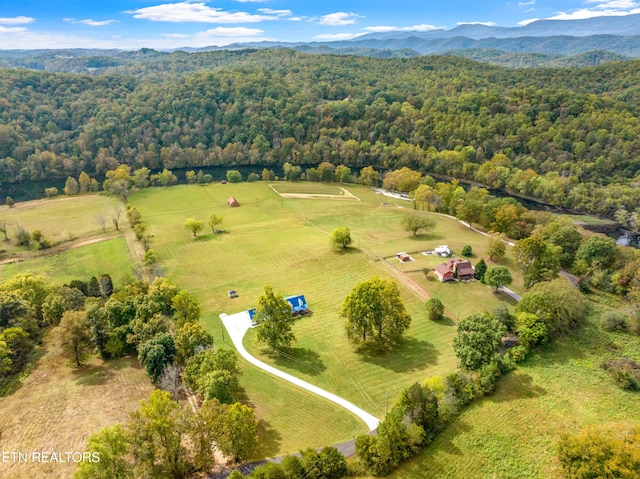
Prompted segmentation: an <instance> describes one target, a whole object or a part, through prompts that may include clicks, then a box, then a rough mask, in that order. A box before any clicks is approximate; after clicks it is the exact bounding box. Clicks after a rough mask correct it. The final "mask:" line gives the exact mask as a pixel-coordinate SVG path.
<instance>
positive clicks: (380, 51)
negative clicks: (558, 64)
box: [184, 14, 640, 61]
mask: <svg viewBox="0 0 640 479" xmlns="http://www.w3.org/2000/svg"><path fill="white" fill-rule="evenodd" d="M247 47H251V48H278V47H285V48H294V49H296V50H301V51H309V52H312V53H321V52H322V51H323V50H325V49H327V48H328V49H330V51H328V50H325V52H326V53H346V54H369V55H372V56H412V55H414V54H418V55H428V54H436V53H449V52H452V51H456V52H457V51H465V50H486V49H491V50H500V51H504V52H513V53H544V54H559V55H563V56H565V55H579V54H583V53H587V52H593V51H601V50H602V51H607V52H611V53H612V54H614V55H612V56H611V57H610V58H612V60H610V61H613V59H617V60H620V59H624V58H626V57H631V58H640V14H635V15H627V16H622V17H615V16H610V17H596V18H589V19H585V20H538V21H535V22H532V23H530V24H528V25H525V26H522V27H513V28H505V27H492V26H486V25H481V24H465V25H459V26H457V27H455V28H452V29H450V30H431V31H428V32H419V31H411V32H405V31H391V32H383V33H368V34H366V35H362V36H359V37H356V38H354V39H352V40H344V41H334V42H297V43H296V42H293V43H291V42H253V43H242V44H233V45H228V46H226V47H208V48H200V49H194V48H185V49H184V50H185V51H206V50H213V49H236V48H247ZM365 52H366V53H365ZM394 52H399V53H394ZM599 57H600V58H601V59H602V58H604V56H603V55H600V56H599Z"/></svg>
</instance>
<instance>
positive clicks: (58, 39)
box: [0, 0, 640, 50]
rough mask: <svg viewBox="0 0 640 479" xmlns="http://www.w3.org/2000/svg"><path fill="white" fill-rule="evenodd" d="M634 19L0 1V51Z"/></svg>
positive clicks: (171, 0)
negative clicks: (563, 21) (544, 21)
mask: <svg viewBox="0 0 640 479" xmlns="http://www.w3.org/2000/svg"><path fill="white" fill-rule="evenodd" d="M632 13H640V1H633V0H520V1H518V0H512V1H504V0H481V1H478V0H449V1H445V2H443V1H434V0H395V1H394V0H343V1H337V0H324V1H304V0H212V1H207V0H184V1H178V0H167V1H164V2H163V0H102V1H93V0H53V1H52V0H19V1H15V0H0V49H5V50H6V49H40V48H117V49H127V50H134V49H139V48H143V47H146V48H154V49H158V50H168V49H175V48H180V47H196V48H198V47H205V46H210V45H218V46H224V45H228V44H230V43H235V42H249V41H263V40H274V41H288V42H310V41H332V40H348V39H352V38H357V37H358V36H360V35H364V34H366V33H371V32H387V31H393V30H399V31H408V30H417V31H428V30H433V29H451V28H454V27H456V26H457V25H460V24H464V23H483V24H487V25H496V26H502V27H517V26H519V25H526V24H527V23H529V22H531V21H534V20H537V19H558V20H570V19H584V18H591V17H596V16H602V15H628V14H632Z"/></svg>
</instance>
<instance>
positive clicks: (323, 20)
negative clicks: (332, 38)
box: [318, 12, 359, 27]
mask: <svg viewBox="0 0 640 479" xmlns="http://www.w3.org/2000/svg"><path fill="white" fill-rule="evenodd" d="M358 17H359V15H356V14H355V13H347V12H336V13H329V14H328V15H324V16H322V17H320V20H319V21H318V23H320V24H322V25H330V26H332V27H341V26H344V25H353V24H354V23H356V18H358Z"/></svg>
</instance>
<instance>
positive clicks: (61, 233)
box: [0, 194, 126, 254]
mask: <svg viewBox="0 0 640 479" xmlns="http://www.w3.org/2000/svg"><path fill="white" fill-rule="evenodd" d="M114 208H121V209H122V210H123V211H122V216H121V220H122V224H123V225H124V224H126V217H125V214H124V206H123V205H122V203H121V202H120V201H119V200H117V199H115V198H112V197H109V196H103V195H96V194H94V195H82V196H73V197H62V198H54V199H45V200H36V201H26V202H24V203H16V205H15V206H14V207H13V208H9V207H8V206H0V221H2V222H6V223H7V226H8V228H7V233H8V235H9V239H10V240H11V241H10V242H8V243H7V242H4V243H3V242H2V240H0V249H5V250H6V254H13V253H19V252H23V251H24V250H25V248H24V247H17V246H15V242H14V241H13V238H14V237H15V228H16V227H17V226H18V225H20V226H22V227H23V228H25V229H27V230H28V231H30V232H33V231H35V230H40V231H41V232H42V234H43V235H44V237H45V238H46V239H48V240H49V241H50V242H51V243H61V242H65V241H70V240H73V239H77V238H84V237H87V236H91V235H100V234H102V233H103V231H102V227H101V225H100V223H99V221H98V219H97V218H98V216H102V217H103V218H104V219H105V228H106V230H107V231H113V230H114V227H113V224H112V223H111V221H110V219H109V215H108V213H109V211H110V210H112V209H114ZM32 248H33V247H32Z"/></svg>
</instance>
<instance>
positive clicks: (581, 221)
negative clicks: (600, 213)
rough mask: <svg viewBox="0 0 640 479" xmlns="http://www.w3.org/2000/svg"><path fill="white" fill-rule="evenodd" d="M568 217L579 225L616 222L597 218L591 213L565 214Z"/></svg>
mask: <svg viewBox="0 0 640 479" xmlns="http://www.w3.org/2000/svg"><path fill="white" fill-rule="evenodd" d="M564 216H566V217H567V218H571V219H572V220H573V222H574V223H575V224H577V225H609V224H615V221H612V220H608V219H603V218H597V217H595V216H589V215H564Z"/></svg>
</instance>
